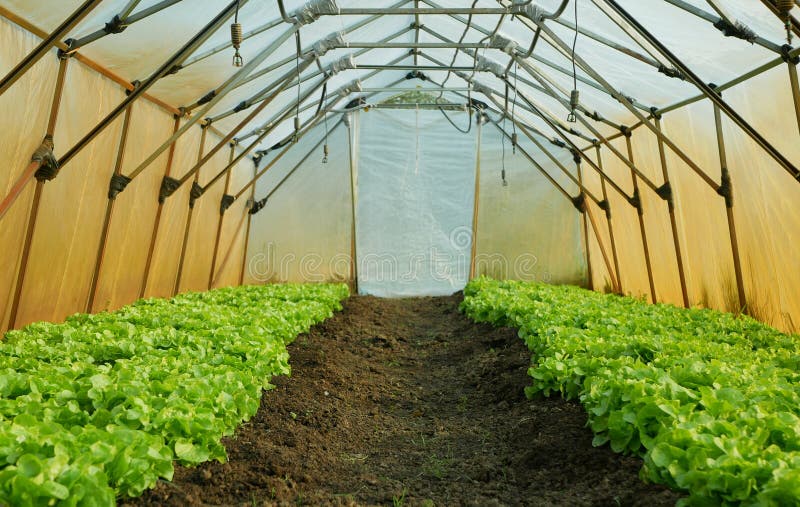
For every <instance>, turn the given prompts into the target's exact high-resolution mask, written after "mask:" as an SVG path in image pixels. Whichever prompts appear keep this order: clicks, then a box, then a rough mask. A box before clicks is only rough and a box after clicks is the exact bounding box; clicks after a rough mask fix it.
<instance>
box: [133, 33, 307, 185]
mask: <svg viewBox="0 0 800 507" xmlns="http://www.w3.org/2000/svg"><path fill="white" fill-rule="evenodd" d="M295 30H296V27H294V28H291V29H289V30H288V31H286V32H285V33H284V34H282V36H281V37H279V38H278V39H276V40H275V41H273V43H272V44H270V45H269V46H267V47H266V48H265V49H264V50H263V51H262V52H261V53H259V55H258V56H256V57H255V58H252V59H250V61H248V62H247V64H246V65H245V66H244V67H242V68H241V69H239V71H238V72H236V73H235V74H234V75H233V76H232V77H231V78H229V79H228V80H226V81H225V83H223V85H222V86H220V87H219V88H218V89H217V90H218V91H215V92H214V96H213V97H212V98H211V99H210V100H208V101H207V102H206V103H205V104H204V106H203V108H202V109H201V110H200V111H199V112H198V113H196V114H195V115H193V116H191V117H189V118H188V120H187V121H186V122H185V123H184V125H183V126H182V127H181V128H179V129H178V131H177V132H175V133H174V134H172V136H170V138H169V139H167V140H166V141H164V143H162V144H161V146H159V147H158V148H156V149H155V150H154V151H153V152H152V153H151V154H150V156H148V157H147V158H146V159H145V160H144V161H142V162H141V163H140V164H139V165H138V166H137V167H136V169H134V170H133V171H131V173H130V174H128V177H129V178H131V179H134V178H136V177H137V176H138V175H139V174H141V173H142V171H144V170H145V169H147V167H148V166H149V165H150V164H152V163H153V161H154V160H156V159H157V158H158V157H159V156H160V155H161V154H162V153H163V152H164V151H165V150H166V149H167V148H169V147H170V146H172V145H173V144H174V143H175V142H176V141H177V140H178V139H179V138H180V137H181V136H183V135H184V134H185V133H186V132H188V131H189V129H190V128H191V127H192V126H194V125H195V124H196V123H198V122H199V121H201V119H202V118H203V116H204V115H205V114H206V113H208V112H209V111H210V110H211V108H213V107H214V106H215V105H216V104H217V103H218V102H219V101H220V100H222V99H223V98H224V97H225V95H227V94H228V93H230V91H231V90H233V87H234V85H235V84H236V83H237V82H238V81H239V80H240V79H242V78H243V77H244V76H246V75H248V74H249V73H250V72H252V70H253V69H254V68H256V67H257V66H258V65H260V64H261V63H262V62H263V61H264V60H265V59H266V58H267V57H268V56H269V55H270V54H272V53H273V52H274V51H275V50H277V49H278V48H279V47H280V45H281V44H282V43H283V42H284V41H285V40H286V39H288V38H289V37H291V35H292V34H293V33H294V31H295Z"/></svg>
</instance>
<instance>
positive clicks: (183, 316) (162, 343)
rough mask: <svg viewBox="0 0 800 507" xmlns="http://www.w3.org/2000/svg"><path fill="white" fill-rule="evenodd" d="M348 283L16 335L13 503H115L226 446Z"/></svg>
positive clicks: (4, 390) (9, 378)
mask: <svg viewBox="0 0 800 507" xmlns="http://www.w3.org/2000/svg"><path fill="white" fill-rule="evenodd" d="M347 296H348V290H347V287H346V286H344V285H314V286H311V285H270V286H259V287H238V288H226V289H218V290H215V291H211V292H206V293H191V294H183V295H180V296H177V297H175V298H173V299H171V300H158V299H149V300H141V301H137V302H136V303H134V304H132V305H130V306H128V307H125V308H122V309H120V310H119V311H117V312H114V313H102V314H97V315H75V316H72V317H70V318H68V319H67V321H66V322H65V323H63V324H50V323H37V324H32V325H30V326H28V327H26V328H25V329H22V330H19V331H10V332H8V333H7V334H6V340H5V341H4V342H2V343H0V504H9V505H20V506H24V505H32V506H38V505H64V506H108V505H114V503H115V498H116V497H118V496H137V495H140V494H141V493H142V492H143V491H144V490H145V489H148V488H150V487H152V486H153V485H154V484H155V482H156V481H157V480H158V479H159V478H163V479H167V480H170V479H171V478H172V474H173V460H177V461H178V462H180V463H182V464H184V465H195V464H197V463H201V462H203V461H207V460H211V459H216V460H219V461H224V460H225V459H226V454H225V448H224V447H223V446H222V444H221V443H220V439H221V438H222V437H223V436H227V435H232V434H233V432H234V430H235V428H236V427H237V426H238V425H239V424H240V423H241V422H242V421H245V420H247V419H249V418H250V417H252V416H253V415H254V414H255V413H256V411H257V410H258V407H259V402H260V398H261V397H260V394H261V390H262V389H269V388H270V387H271V386H270V384H269V380H270V378H271V377H272V376H274V375H281V374H288V373H289V371H290V368H289V363H288V360H289V356H288V353H287V352H286V345H287V344H289V343H290V342H291V341H292V340H294V338H295V337H296V336H297V335H298V334H300V333H303V332H305V331H307V330H308V329H309V328H310V327H311V326H313V325H314V324H316V323H318V322H321V321H322V320H324V319H326V318H328V317H330V316H332V315H333V312H334V311H335V310H340V309H341V305H340V301H341V300H342V299H344V298H346V297H347Z"/></svg>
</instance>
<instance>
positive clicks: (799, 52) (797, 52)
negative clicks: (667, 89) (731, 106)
mask: <svg viewBox="0 0 800 507" xmlns="http://www.w3.org/2000/svg"><path fill="white" fill-rule="evenodd" d="M798 56H800V48H794V49H792V50H790V51H789V52H788V53H787V55H786V58H788V59H789V60H796V59H797V58H798ZM784 61H785V58H784V57H778V58H775V59H773V60H770V61H769V62H767V63H765V64H764V65H761V66H759V67H756V68H755V69H753V70H751V71H750V72H747V73H745V74H742V75H741V76H739V77H737V78H734V79H732V80H730V81H728V82H726V83H723V84H720V85H717V88H716V90H717V92H723V91H725V90H728V89H730V88H733V87H734V86H736V85H738V84H741V83H744V82H745V81H748V80H750V79H751V78H753V77H755V76H758V75H760V74H763V73H764V72H767V71H769V70H772V69H774V68H775V67H777V66H778V65H780V64H782V63H783V62H784ZM705 98H706V96H705V94H703V93H701V94H699V95H695V96H694V97H690V98H688V99H684V100H681V101H679V102H676V103H674V104H672V105H669V106H666V107H662V108H660V109H657V113H658V114H662V115H663V114H666V113H669V112H672V111H675V110H676V109H680V108H682V107H684V106H688V105H690V104H694V103H695V102H699V101H701V100H703V99H705Z"/></svg>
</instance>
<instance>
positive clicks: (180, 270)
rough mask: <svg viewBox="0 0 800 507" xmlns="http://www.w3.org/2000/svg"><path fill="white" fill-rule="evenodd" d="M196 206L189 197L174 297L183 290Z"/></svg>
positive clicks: (202, 141)
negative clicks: (185, 265)
mask: <svg viewBox="0 0 800 507" xmlns="http://www.w3.org/2000/svg"><path fill="white" fill-rule="evenodd" d="M207 134H208V128H203V133H202V134H201V136H200V147H199V148H198V152H197V160H200V159H201V158H203V149H204V147H205V144H206V135H207ZM199 177H200V173H195V175H194V183H195V184H197V183H198V179H199ZM194 204H195V203H194V201H193V200H192V197H191V196H190V197H189V210H188V211H187V217H186V225H185V226H184V229H183V242H182V243H181V255H180V260H179V261H178V273H177V275H176V276H175V286H174V288H173V289H172V295H173V296H174V295H176V294H178V292H180V289H181V281H182V278H183V266H184V263H185V262H186V248H187V246H188V244H189V233H190V232H191V229H192V217H193V216H194Z"/></svg>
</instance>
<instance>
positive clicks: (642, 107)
mask: <svg viewBox="0 0 800 507" xmlns="http://www.w3.org/2000/svg"><path fill="white" fill-rule="evenodd" d="M422 1H424V2H428V3H432V2H429V0H422ZM453 18H454V19H456V20H459V21H461V22H462V23H466V21H465V20H464V19H463V18H460V17H458V16H453ZM472 27H473V28H474V29H476V30H478V31H479V32H481V33H484V31H485V32H487V33H491V32H489V31H488V30H486V29H484V28H481V27H480V26H479V25H476V24H475V23H473V24H472ZM422 30H424V31H425V32H426V33H428V34H430V35H432V36H433V37H436V38H437V39H439V40H441V41H445V42H453V41H451V40H450V39H448V38H446V37H444V36H442V35H440V34H438V33H436V32H434V31H433V30H431V29H429V28H427V27H424V26H423V27H422ZM459 50H460V51H461V52H463V53H464V54H466V55H468V56H470V57H472V58H474V52H472V51H470V50H468V49H465V48H459ZM532 57H533V59H534V60H536V61H537V62H540V63H542V64H543V65H546V66H547V67H550V68H551V69H553V70H555V71H557V72H559V73H561V74H563V75H565V76H568V77H569V78H570V79H572V78H573V74H572V71H571V70H569V69H566V68H564V67H562V66H560V65H558V64H556V63H554V62H552V61H550V60H548V59H547V58H542V57H541V56H539V55H536V54H534V55H532ZM429 60H430V58H429ZM431 61H433V60H431ZM470 70H472V69H470ZM511 76H515V77H517V79H519V77H518V76H517V75H516V74H511ZM575 77H576V78H577V80H578V81H580V82H581V83H584V84H586V85H588V86H591V87H592V88H594V89H596V90H598V91H600V92H601V93H603V94H604V95H608V96H609V97H611V98H613V99H615V100H617V97H615V96H614V95H612V94H611V93H609V92H608V90H607V89H605V88H603V87H602V86H601V85H600V84H598V83H596V82H595V81H592V80H591V79H587V78H586V77H584V76H582V75H580V74H578V75H577V76H575ZM526 84H527V83H526ZM626 100H627V101H628V102H629V103H630V104H632V105H633V106H634V107H636V108H638V109H640V110H642V111H645V112H647V113H649V112H650V110H651V108H650V107H648V106H645V105H643V104H641V103H640V102H639V101H637V100H636V99H635V98H633V97H626Z"/></svg>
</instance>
